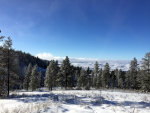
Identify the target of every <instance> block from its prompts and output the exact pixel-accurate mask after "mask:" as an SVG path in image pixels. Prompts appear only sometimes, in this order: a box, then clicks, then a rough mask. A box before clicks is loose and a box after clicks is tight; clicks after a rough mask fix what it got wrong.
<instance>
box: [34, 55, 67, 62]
mask: <svg viewBox="0 0 150 113" xmlns="http://www.w3.org/2000/svg"><path fill="white" fill-rule="evenodd" d="M36 57H39V58H41V59H43V60H59V61H60V60H63V59H64V57H56V56H53V55H52V54H51V53H39V54H37V55H36Z"/></svg>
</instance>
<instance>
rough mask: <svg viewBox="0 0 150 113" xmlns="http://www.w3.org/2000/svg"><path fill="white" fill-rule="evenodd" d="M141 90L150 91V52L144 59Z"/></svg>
mask: <svg viewBox="0 0 150 113" xmlns="http://www.w3.org/2000/svg"><path fill="white" fill-rule="evenodd" d="M141 76H142V77H141V88H142V89H143V90H144V91H150V52H149V53H146V55H145V57H144V58H143V59H142V71H141Z"/></svg>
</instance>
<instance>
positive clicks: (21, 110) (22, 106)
mask: <svg viewBox="0 0 150 113" xmlns="http://www.w3.org/2000/svg"><path fill="white" fill-rule="evenodd" d="M11 94H12V96H11V97H10V98H9V99H0V112H1V113H37V112H38V113H150V94H144V93H135V92H127V91H114V90H107V91H106V90H102V91H99V90H90V91H84V90H83V91H82V90H81V91H79V90H68V91H63V90H61V91H52V92H46V91H36V92H24V91H19V92H12V93H11Z"/></svg>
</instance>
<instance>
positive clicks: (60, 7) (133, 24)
mask: <svg viewBox="0 0 150 113" xmlns="http://www.w3.org/2000/svg"><path fill="white" fill-rule="evenodd" d="M0 29H1V30H2V32H3V33H2V34H4V35H6V36H11V37H12V39H13V47H14V48H15V49H16V50H22V51H25V52H29V53H31V54H33V55H36V54H38V53H42V52H47V53H52V54H53V55H54V56H66V55H68V56H69V57H86V58H99V59H127V60H128V59H132V58H133V57H134V56H135V57H137V58H138V59H140V58H142V57H143V56H144V55H145V53H146V52H149V51H150V0H0Z"/></svg>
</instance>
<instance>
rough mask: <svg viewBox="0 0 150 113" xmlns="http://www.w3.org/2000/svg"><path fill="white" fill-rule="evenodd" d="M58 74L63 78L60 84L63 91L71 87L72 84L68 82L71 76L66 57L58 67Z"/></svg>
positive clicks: (69, 65)
mask: <svg viewBox="0 0 150 113" xmlns="http://www.w3.org/2000/svg"><path fill="white" fill-rule="evenodd" d="M60 72H61V74H60V75H61V77H63V78H64V80H63V81H62V83H63V85H65V89H67V87H71V86H72V83H71V82H70V81H72V79H73V76H72V75H71V64H70V61H69V58H68V57H66V58H65V60H63V62H62V64H61V67H60Z"/></svg>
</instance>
